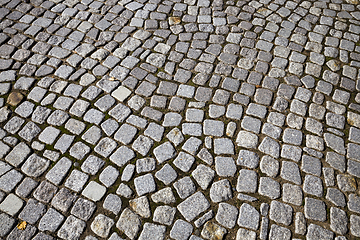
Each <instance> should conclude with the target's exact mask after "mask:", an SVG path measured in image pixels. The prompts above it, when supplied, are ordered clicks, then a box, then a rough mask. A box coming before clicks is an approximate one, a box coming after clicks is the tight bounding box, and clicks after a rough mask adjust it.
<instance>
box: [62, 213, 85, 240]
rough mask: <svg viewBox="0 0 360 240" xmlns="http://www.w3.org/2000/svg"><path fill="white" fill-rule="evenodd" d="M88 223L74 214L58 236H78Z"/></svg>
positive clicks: (66, 221) (67, 220) (64, 237)
mask: <svg viewBox="0 0 360 240" xmlns="http://www.w3.org/2000/svg"><path fill="white" fill-rule="evenodd" d="M85 226H86V223H85V222H84V221H82V220H80V219H78V218H76V217H74V216H70V217H68V218H67V219H66V220H65V222H64V224H63V225H62V227H61V228H60V229H59V231H58V234H57V235H58V237H60V238H63V239H67V238H78V237H80V235H81V234H82V233H83V231H84V228H85Z"/></svg>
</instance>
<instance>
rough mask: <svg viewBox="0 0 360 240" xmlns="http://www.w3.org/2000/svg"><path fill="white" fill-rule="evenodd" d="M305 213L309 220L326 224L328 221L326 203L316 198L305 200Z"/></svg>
mask: <svg viewBox="0 0 360 240" xmlns="http://www.w3.org/2000/svg"><path fill="white" fill-rule="evenodd" d="M304 213H305V217H306V218H308V219H312V220H316V221H322V222H324V221H325V220H326V206H325V203H324V202H323V201H320V200H317V199H314V198H305V207H304Z"/></svg>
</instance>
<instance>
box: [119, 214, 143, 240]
mask: <svg viewBox="0 0 360 240" xmlns="http://www.w3.org/2000/svg"><path fill="white" fill-rule="evenodd" d="M140 226H141V220H140V217H139V216H137V215H136V214H135V213H133V212H132V211H131V210H130V209H128V208H126V209H125V210H124V211H123V212H122V213H121V215H120V218H119V220H118V222H117V223H116V227H117V228H118V229H119V230H120V231H123V232H124V233H125V235H126V236H128V237H129V238H130V239H134V238H135V236H136V235H137V233H138V232H139V230H140Z"/></svg>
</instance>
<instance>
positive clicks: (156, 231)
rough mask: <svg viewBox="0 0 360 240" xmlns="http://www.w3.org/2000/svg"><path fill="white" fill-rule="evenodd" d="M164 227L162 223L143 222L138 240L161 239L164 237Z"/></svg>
mask: <svg viewBox="0 0 360 240" xmlns="http://www.w3.org/2000/svg"><path fill="white" fill-rule="evenodd" d="M165 232H166V227H165V226H162V225H157V224H152V223H145V224H144V228H143V230H142V232H141V233H140V236H139V238H138V239H139V240H146V239H154V240H162V239H164V238H165Z"/></svg>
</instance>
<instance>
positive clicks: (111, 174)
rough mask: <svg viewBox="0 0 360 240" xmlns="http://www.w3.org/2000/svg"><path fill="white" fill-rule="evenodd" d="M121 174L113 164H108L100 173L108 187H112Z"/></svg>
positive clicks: (102, 181) (103, 182)
mask: <svg viewBox="0 0 360 240" xmlns="http://www.w3.org/2000/svg"><path fill="white" fill-rule="evenodd" d="M118 176H119V171H118V170H116V168H114V167H113V166H107V167H106V168H105V169H104V170H103V171H102V172H101V174H100V175H99V180H100V182H101V183H102V184H104V185H105V186H106V187H110V186H111V185H113V184H114V183H115V181H116V179H117V178H118Z"/></svg>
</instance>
